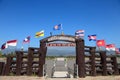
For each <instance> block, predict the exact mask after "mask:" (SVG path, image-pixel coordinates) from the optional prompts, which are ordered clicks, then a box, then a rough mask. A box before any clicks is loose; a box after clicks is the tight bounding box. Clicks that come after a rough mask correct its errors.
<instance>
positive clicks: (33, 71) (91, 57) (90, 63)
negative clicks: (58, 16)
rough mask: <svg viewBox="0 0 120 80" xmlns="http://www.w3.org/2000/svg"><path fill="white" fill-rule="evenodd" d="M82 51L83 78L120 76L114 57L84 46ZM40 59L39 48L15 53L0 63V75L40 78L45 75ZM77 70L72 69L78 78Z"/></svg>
mask: <svg viewBox="0 0 120 80" xmlns="http://www.w3.org/2000/svg"><path fill="white" fill-rule="evenodd" d="M84 51H85V52H84V55H83V56H84V58H85V62H84V63H85V64H84V65H85V67H84V69H85V72H82V74H83V73H84V74H85V76H87V75H90V76H97V75H104V76H107V75H119V74H120V69H119V68H120V67H118V64H117V60H116V56H113V55H109V56H108V55H106V52H105V51H100V52H96V51H95V47H88V46H85V50H84ZM76 56H77V55H76ZM41 59H42V57H41V53H40V50H39V48H29V50H28V54H26V53H25V52H24V51H16V55H15V56H8V57H7V61H6V64H5V63H4V62H0V75H17V76H19V75H28V76H30V75H37V76H41V74H42V76H45V75H46V73H44V72H46V71H45V70H43V69H44V68H43V67H44V66H43V65H44V63H43V62H42V60H41ZM81 65H82V64H81ZM80 67H81V66H80V65H78V66H77V68H80ZM77 68H75V69H74V73H75V74H74V75H76V76H79V73H80V70H79V69H77ZM76 69H77V71H78V72H77V71H76ZM53 71H54V70H53ZM76 72H77V73H76ZM72 73H73V72H72Z"/></svg>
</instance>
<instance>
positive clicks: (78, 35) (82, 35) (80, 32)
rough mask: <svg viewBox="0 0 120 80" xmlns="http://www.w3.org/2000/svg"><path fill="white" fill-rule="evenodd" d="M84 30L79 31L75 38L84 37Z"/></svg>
mask: <svg viewBox="0 0 120 80" xmlns="http://www.w3.org/2000/svg"><path fill="white" fill-rule="evenodd" d="M84 32H85V31H84V30H77V31H76V32H75V36H76V37H84Z"/></svg>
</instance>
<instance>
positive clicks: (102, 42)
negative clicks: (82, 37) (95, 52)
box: [96, 40, 105, 47]
mask: <svg viewBox="0 0 120 80" xmlns="http://www.w3.org/2000/svg"><path fill="white" fill-rule="evenodd" d="M96 44H97V46H98V47H101V46H105V40H97V41H96Z"/></svg>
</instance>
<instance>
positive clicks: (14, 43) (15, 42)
mask: <svg viewBox="0 0 120 80" xmlns="http://www.w3.org/2000/svg"><path fill="white" fill-rule="evenodd" d="M6 44H7V45H8V46H16V45H17V40H9V41H7V43H6Z"/></svg>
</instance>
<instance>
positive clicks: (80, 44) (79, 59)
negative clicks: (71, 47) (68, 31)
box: [39, 35, 85, 77]
mask: <svg viewBox="0 0 120 80" xmlns="http://www.w3.org/2000/svg"><path fill="white" fill-rule="evenodd" d="M54 41H66V42H72V43H75V44H76V64H77V65H78V76H79V77H85V58H84V40H83V39H81V38H76V37H75V36H72V35H54V36H49V37H47V38H44V39H42V40H40V54H41V58H40V62H41V63H40V67H41V70H39V71H40V72H39V76H43V72H42V71H43V70H42V69H43V65H44V64H45V58H46V52H47V46H46V43H49V42H54Z"/></svg>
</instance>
